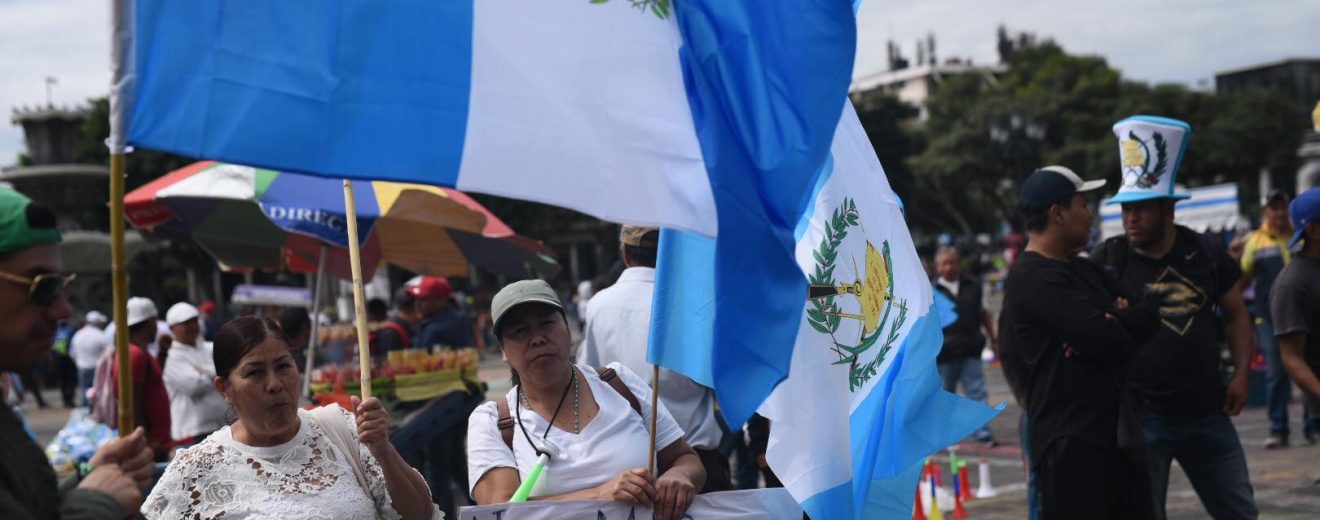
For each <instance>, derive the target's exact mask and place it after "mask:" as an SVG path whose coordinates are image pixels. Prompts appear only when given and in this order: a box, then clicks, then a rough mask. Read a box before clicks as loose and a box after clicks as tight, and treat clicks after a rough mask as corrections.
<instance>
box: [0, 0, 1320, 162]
mask: <svg viewBox="0 0 1320 520" xmlns="http://www.w3.org/2000/svg"><path fill="white" fill-rule="evenodd" d="M181 1H186V0H181ZM560 1H577V0H560ZM581 1H585V0H581ZM109 8H110V2H108V1H107V0H0V110H2V111H4V113H5V114H6V115H8V114H9V112H10V111H12V110H13V109H14V108H15V107H20V106H23V105H32V104H36V103H43V102H45V99H46V92H45V83H44V80H43V78H45V77H46V76H53V77H55V78H57V79H58V80H59V84H58V85H57V86H56V87H55V89H54V99H53V100H54V101H55V103H56V104H64V105H69V104H76V103H81V102H83V101H85V100H86V99H87V98H90V97H94V96H103V95H105V94H106V92H107V90H108V85H109V76H110V72H109V67H110V65H109V63H110V58H109V54H110V45H109V32H110V31H109ZM1000 23H1003V24H1006V25H1007V26H1008V27H1009V28H1010V29H1011V30H1015V31H1032V32H1035V33H1037V34H1038V35H1040V36H1042V37H1051V38H1054V39H1055V40H1056V41H1058V42H1059V43H1060V44H1062V45H1063V46H1064V48H1065V49H1067V50H1068V51H1069V52H1074V53H1085V54H1099V55H1103V56H1105V57H1106V58H1108V60H1109V62H1110V64H1112V65H1113V66H1115V67H1117V68H1119V69H1121V70H1122V71H1123V72H1124V75H1125V76H1127V77H1129V78H1134V79H1139V80H1144V81H1156V82H1168V81H1172V82H1180V83H1188V84H1195V82H1197V81H1198V80H1210V81H1213V78H1214V73H1215V72H1216V71H1219V70H1225V69H1230V68H1236V67H1242V66H1248V65H1253V64H1257V63H1261V62H1266V61H1272V60H1278V59H1283V58H1289V57H1315V56H1320V38H1316V37H1315V25H1316V24H1317V23H1320V2H1317V1H1315V0H1272V1H1257V2H1242V1H1240V0H1164V1H1162V2H1161V1H1153V0H1140V1H1137V0H1109V1H1102V2H1096V1H1080V0H905V1H887V0H865V2H864V4H863V6H862V10H861V12H860V13H859V25H860V30H859V35H858V53H857V67H856V72H857V73H858V74H863V73H867V72H874V71H877V70H881V69H883V68H884V66H885V64H884V61H885V42H886V40H888V39H890V38H892V39H894V40H895V41H896V42H897V43H898V44H899V45H901V46H902V47H903V52H904V53H905V54H906V55H907V56H908V57H909V58H914V57H915V56H914V55H915V49H914V43H915V42H916V40H917V39H918V38H923V37H925V35H926V34H927V33H934V34H935V38H936V41H937V47H938V48H937V51H938V54H939V56H941V57H942V58H944V57H950V56H962V57H971V58H972V59H974V60H975V61H976V62H978V63H992V62H994V61H996V60H997V59H998V58H997V55H996V52H995V28H996V26H998V25H999V24H1000ZM22 148H23V143H22V134H21V131H20V130H19V128H18V127H16V126H13V125H10V124H8V123H7V122H5V123H0V164H9V163H12V162H13V160H14V158H15V155H16V154H17V153H18V152H19V151H21V150H22Z"/></svg>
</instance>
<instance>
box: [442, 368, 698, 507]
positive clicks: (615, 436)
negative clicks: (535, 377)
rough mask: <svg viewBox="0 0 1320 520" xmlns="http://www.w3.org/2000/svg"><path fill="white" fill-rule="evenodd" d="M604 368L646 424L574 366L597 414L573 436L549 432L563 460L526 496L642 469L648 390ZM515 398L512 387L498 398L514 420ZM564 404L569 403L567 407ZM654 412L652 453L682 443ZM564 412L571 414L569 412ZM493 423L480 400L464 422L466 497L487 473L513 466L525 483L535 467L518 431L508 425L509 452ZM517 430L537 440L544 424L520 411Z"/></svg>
mask: <svg viewBox="0 0 1320 520" xmlns="http://www.w3.org/2000/svg"><path fill="white" fill-rule="evenodd" d="M609 367H610V368H613V369H614V371H615V372H617V373H618V374H619V375H618V377H619V378H621V379H622V380H623V382H624V384H626V385H627V386H628V388H629V389H630V390H632V393H633V396H634V397H636V398H637V402H638V403H639V404H641V405H642V414H644V415H645V416H646V419H645V420H646V422H645V423H643V418H642V416H641V415H638V413H637V412H635V411H633V409H632V406H631V405H629V404H628V400H627V399H625V398H624V397H623V396H622V395H619V393H618V392H616V391H614V388H612V387H610V385H609V383H606V382H604V381H601V380H600V376H598V375H597V374H596V369H595V368H592V367H590V366H586V365H579V366H578V367H577V368H578V371H579V372H580V373H581V374H582V375H583V379H584V380H586V381H587V384H588V385H589V386H590V387H591V393H592V395H594V396H595V397H596V403H597V404H598V405H600V413H599V414H598V415H596V418H595V419H592V420H591V422H589V423H587V424H584V425H582V432H581V433H579V434H576V435H575V434H573V432H566V431H563V430H560V429H559V428H552V429H550V433H549V437H548V440H549V441H550V442H552V443H554V444H555V445H556V446H558V447H559V448H560V449H561V450H562V451H563V456H562V457H561V458H558V459H554V460H552V461H550V463H549V464H547V465H546V468H545V470H544V471H542V473H541V478H540V479H539V480H538V481H537V483H536V486H535V487H534V488H532V495H531V496H533V497H540V496H551V495H561V494H564V493H571V492H574V491H581V490H583V489H589V488H593V487H596V486H599V485H601V484H604V483H606V482H608V481H609V480H610V479H613V478H614V477H616V476H618V474H619V473H621V472H623V471H624V470H628V469H634V468H645V467H646V459H647V453H646V452H647V449H648V448H649V446H650V442H651V441H650V430H649V425H650V424H651V423H650V420H651V418H650V414H651V409H650V408H651V407H650V406H649V403H650V402H651V389H650V388H648V387H647V386H646V384H645V383H643V382H642V379H641V378H639V377H637V374H634V373H633V372H632V371H631V370H628V368H627V367H625V366H623V365H622V364H619V363H610V364H609ZM517 396H518V387H516V386H515V387H513V388H512V389H510V390H509V392H508V393H507V394H505V396H504V399H505V400H506V401H507V402H508V403H509V415H510V416H512V417H513V418H514V420H515V421H516V420H517V414H516V412H515V408H514V406H521V404H520V403H516V402H515V401H517ZM565 404H566V406H571V405H572V403H565ZM658 410H659V418H660V422H659V423H658V426H659V427H658V428H657V429H656V436H655V445H656V447H657V448H658V449H664V448H665V447H667V446H669V445H670V444H673V443H674V442H675V441H678V440H679V439H682V438H683V430H682V429H680V428H679V427H678V423H675V422H674V418H673V417H671V416H670V415H669V410H666V409H665V406H664V404H663V403H661V404H660V406H659V408H658ZM566 411H567V412H568V413H572V412H573V411H572V410H571V409H569V410H566ZM560 413H561V414H562V413H565V412H563V411H561V412H560ZM498 420H499V412H498V411H497V409H496V408H495V403H494V402H486V403H483V404H482V405H481V406H478V407H477V409H476V410H474V411H473V412H472V416H471V417H469V418H468V436H467V464H468V493H469V494H470V493H471V492H472V489H473V488H475V487H476V485H477V481H479V480H481V477H482V475H485V474H486V472H487V471H490V470H491V469H494V468H498V467H505V468H516V469H517V470H518V476H519V478H522V479H525V478H527V475H528V473H530V472H531V470H532V466H535V465H536V458H537V455H536V450H535V449H533V448H532V445H531V444H530V443H529V442H528V441H527V438H526V437H525V436H524V435H523V432H522V429H521V428H519V427H518V425H517V424H516V423H515V424H514V427H513V430H514V435H513V451H509V447H508V446H507V445H505V444H504V438H503V437H501V436H500V430H499V427H498V426H496V424H495V423H496V422H497V421H498ZM522 426H523V427H526V428H527V433H528V434H530V435H532V436H533V437H536V438H537V439H540V438H541V435H543V434H545V432H546V429H547V428H548V427H549V424H548V422H547V421H546V420H545V418H543V417H541V416H540V415H539V414H537V413H536V412H534V411H531V410H529V409H526V408H523V410H522Z"/></svg>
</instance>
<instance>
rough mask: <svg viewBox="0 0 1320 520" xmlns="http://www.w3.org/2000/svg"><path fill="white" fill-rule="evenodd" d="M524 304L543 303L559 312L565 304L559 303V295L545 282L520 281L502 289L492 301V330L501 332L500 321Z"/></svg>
mask: <svg viewBox="0 0 1320 520" xmlns="http://www.w3.org/2000/svg"><path fill="white" fill-rule="evenodd" d="M524 303H543V304H546V305H549V306H551V307H554V308H556V309H559V310H561V311H562V310H564V304H563V303H562V302H560V301H559V295H558V294H555V290H554V289H551V288H550V284H548V283H545V280H519V281H517V282H513V283H511V284H509V285H506V286H504V288H503V289H500V292H498V293H495V298H492V299H491V301H490V319H491V324H492V326H491V329H493V330H500V319H501V318H503V317H504V315H505V314H508V313H509V310H511V309H513V308H514V307H517V306H519V305H522V304H524Z"/></svg>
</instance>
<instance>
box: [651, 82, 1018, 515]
mask: <svg viewBox="0 0 1320 520" xmlns="http://www.w3.org/2000/svg"><path fill="white" fill-rule="evenodd" d="M811 203H812V208H811V210H810V211H809V212H808V213H807V214H806V216H805V217H804V219H803V220H802V222H801V224H800V225H799V226H798V228H797V230H796V232H795V236H796V238H797V242H796V246H797V248H796V258H797V262H798V265H799V268H800V271H799V276H803V277H804V278H806V279H808V280H809V281H810V287H809V289H808V291H805V292H804V293H800V294H797V295H794V296H795V299H794V301H792V302H786V303H792V304H794V305H795V306H797V308H798V309H799V310H798V319H799V320H800V326H799V327H798V331H797V335H796V342H795V344H794V345H793V347H792V350H791V352H790V353H789V355H790V356H791V358H792V368H791V371H790V373H789V376H788V378H787V379H785V380H784V381H783V382H782V383H780V384H779V385H778V386H777V387H775V389H774V392H773V393H772V394H770V396H769V398H768V399H766V400H765V402H764V404H763V405H761V407H760V413H761V414H763V415H765V416H766V417H767V418H769V419H770V421H771V428H770V445H769V451H768V453H767V455H766V457H767V460H768V462H769V464H770V467H771V468H772V469H774V470H775V472H776V474H777V475H778V476H779V477H780V479H781V480H783V482H784V485H785V487H787V488H788V490H789V491H790V492H791V493H792V494H793V496H794V497H795V498H797V499H798V501H799V502H801V503H802V505H803V508H804V509H805V510H806V511H807V513H808V514H810V515H811V517H812V518H858V519H861V518H907V517H909V516H910V515H911V513H912V501H913V490H914V489H915V488H916V485H917V479H918V477H919V474H920V463H921V461H922V459H924V458H925V457H927V456H928V455H930V454H931V453H933V452H935V451H937V450H940V449H943V448H944V447H946V446H948V445H950V444H952V443H954V442H957V441H958V440H960V439H962V438H963V437H965V436H966V435H968V434H970V433H971V432H972V431H974V430H975V429H976V428H978V427H980V426H981V425H983V424H985V423H986V422H987V421H989V420H990V419H991V418H992V417H993V416H994V415H995V414H996V413H997V410H995V409H992V408H989V407H986V406H984V405H982V404H979V403H975V402H972V401H969V400H967V399H964V398H961V397H958V396H955V395H953V394H950V393H948V392H945V391H944V390H942V389H941V388H940V384H939V375H938V372H937V371H936V368H935V356H936V355H937V354H938V353H939V350H940V347H941V345H942V333H941V322H940V316H939V313H938V311H937V310H936V308H935V305H934V300H933V299H932V288H931V285H930V283H929V281H928V280H927V278H926V273H925V270H924V269H923V267H922V264H921V261H920V259H919V258H918V257H917V253H916V249H915V247H914V246H913V243H912V238H911V235H910V234H909V233H908V230H907V227H906V224H905V222H904V218H903V213H902V210H901V209H900V207H899V204H898V200H897V197H896V196H895V195H894V192H893V190H892V189H891V188H890V186H889V183H888V181H887V180H886V179H885V176H884V171H883V169H882V168H881V166H880V163H879V161H878V160H877V159H876V156H875V152H874V151H873V150H872V148H871V145H870V142H869V140H868V139H867V136H866V134H865V132H864V130H863V129H862V126H861V123H860V122H859V121H858V120H857V116H856V114H855V113H854V112H853V110H852V109H851V107H847V108H845V110H844V114H843V117H842V118H841V120H840V122H839V125H838V131H837V133H836V134H835V136H834V141H833V146H832V148H831V160H829V161H827V162H826V164H825V167H824V173H823V175H822V176H821V177H820V178H819V182H818V183H817V185H816V188H815V189H814V190H813V192H812V199H811ZM718 240H723V237H721V238H719V239H718ZM712 245H715V244H712V241H711V240H710V239H707V238H704V237H698V236H692V235H689V234H681V233H677V232H669V231H666V232H665V233H664V234H663V235H662V238H661V258H660V265H659V270H658V274H657V279H656V300H655V302H654V306H653V319H654V322H653V323H652V337H651V356H650V357H651V359H652V360H653V361H654V362H658V363H660V364H662V365H664V366H666V367H669V368H671V369H674V370H677V371H679V372H683V373H685V374H687V375H689V377H692V378H693V379H695V380H697V381H700V382H705V383H707V384H713V385H714V388H715V389H716V391H717V392H719V393H720V396H721V399H724V397H725V396H726V395H731V394H744V395H743V396H742V399H744V400H748V401H751V400H759V399H760V398H761V397H763V396H757V395H755V394H754V393H753V392H754V391H755V388H757V387H756V386H754V385H748V386H741V387H734V388H726V387H722V386H721V383H720V381H721V378H720V374H721V373H722V372H724V371H726V370H729V369H730V368H734V367H736V365H732V366H731V363H736V362H737V361H736V360H735V361H732V362H731V361H730V359H729V358H728V357H727V356H721V355H719V353H720V351H721V350H722V349H724V348H726V345H725V344H723V343H721V342H720V341H719V340H718V339H713V338H715V336H714V335H713V334H712V333H711V332H710V331H711V329H712V328H713V330H715V331H718V330H721V329H730V330H734V331H745V330H750V329H755V328H756V327H758V326H759V325H758V324H756V323H738V322H732V321H729V320H726V319H724V316H723V315H722V314H721V313H720V311H722V310H723V307H722V305H725V304H726V303H728V302H726V301H725V299H724V298H723V297H722V295H719V294H718V292H713V291H711V290H709V289H705V288H709V287H715V288H717V289H718V288H719V287H720V286H719V285H718V284H712V283H710V281H711V280H712V279H714V280H718V279H719V278H721V277H723V276H728V274H727V273H725V272H723V271H720V270H719V267H718V265H717V264H713V263H712V262H710V255H711V252H712V250H713V248H712ZM702 265H707V266H712V265H713V266H714V267H707V268H704V269H703V268H702V267H701V266H702ZM711 309H714V311H715V312H714V313H713V315H714V318H713V319H712V318H710V316H711V314H712V313H711V312H710V311H711ZM1001 409H1002V407H1001Z"/></svg>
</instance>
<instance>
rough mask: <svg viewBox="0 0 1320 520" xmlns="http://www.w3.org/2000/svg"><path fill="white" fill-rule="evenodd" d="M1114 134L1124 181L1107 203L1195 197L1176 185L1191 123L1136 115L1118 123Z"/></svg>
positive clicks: (1115, 124)
mask: <svg viewBox="0 0 1320 520" xmlns="http://www.w3.org/2000/svg"><path fill="white" fill-rule="evenodd" d="M1114 136H1115V137H1118V153H1119V162H1120V163H1121V170H1122V173H1123V184H1122V185H1121V186H1119V188H1118V194H1117V195H1114V198H1112V199H1109V201H1108V202H1107V204H1122V203H1125V202H1139V201H1143V200H1153V199H1174V200H1182V199H1186V198H1190V197H1191V195H1188V194H1186V193H1182V192H1179V191H1176V190H1175V188H1174V182H1175V181H1176V180H1177V178H1178V167H1179V166H1181V165H1182V159H1183V154H1184V153H1185V152H1186V151H1187V141H1188V140H1189V139H1191V137H1192V126H1191V125H1189V124H1187V123H1185V122H1182V121H1179V120H1177V119H1169V118H1167V117H1155V116H1132V117H1129V118H1127V119H1124V120H1122V121H1119V122H1117V123H1114Z"/></svg>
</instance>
